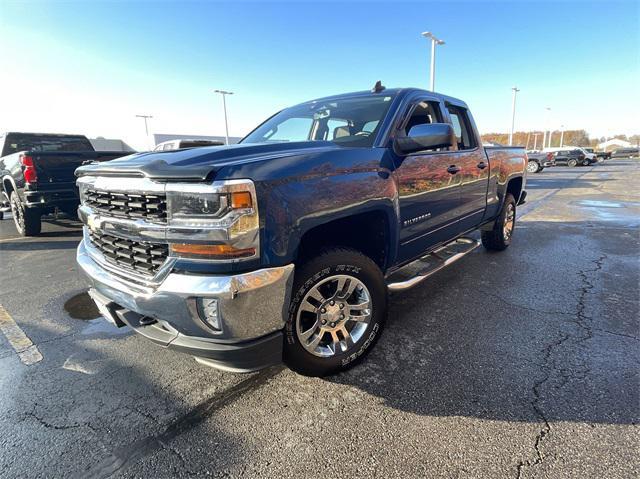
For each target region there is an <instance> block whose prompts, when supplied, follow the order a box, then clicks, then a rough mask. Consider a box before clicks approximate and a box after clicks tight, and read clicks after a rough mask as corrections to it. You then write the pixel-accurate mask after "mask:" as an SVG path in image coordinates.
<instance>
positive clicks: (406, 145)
mask: <svg viewBox="0 0 640 479" xmlns="http://www.w3.org/2000/svg"><path fill="white" fill-rule="evenodd" d="M455 143H456V137H455V133H454V132H453V128H452V126H451V125H449V124H448V123H426V124H423V125H415V126H413V127H412V128H411V130H409V134H408V135H407V136H400V137H396V139H395V141H394V148H395V150H396V152H397V153H399V154H401V155H408V154H409V153H415V152H416V151H422V150H429V149H436V148H449V147H451V146H453V145H454V144H455Z"/></svg>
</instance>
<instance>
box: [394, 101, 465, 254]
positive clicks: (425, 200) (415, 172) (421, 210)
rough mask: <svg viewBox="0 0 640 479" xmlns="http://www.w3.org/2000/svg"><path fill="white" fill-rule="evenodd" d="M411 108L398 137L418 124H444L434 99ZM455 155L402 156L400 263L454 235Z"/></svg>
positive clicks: (399, 177) (398, 174) (457, 181)
mask: <svg viewBox="0 0 640 479" xmlns="http://www.w3.org/2000/svg"><path fill="white" fill-rule="evenodd" d="M411 108H412V111H411V113H410V114H409V115H408V119H407V122H406V125H404V126H403V127H401V131H400V133H399V134H407V133H408V132H409V130H410V129H411V128H412V127H413V126H415V125H418V124H423V123H437V122H442V121H443V120H442V118H443V116H442V113H441V111H440V106H439V103H438V102H437V101H436V100H433V101H431V100H428V99H424V100H419V101H417V102H416V103H414V104H413V105H412V107H411ZM458 154H459V153H458V152H457V151H440V150H438V151H433V150H432V151H421V152H418V153H414V154H411V155H407V156H406V157H404V158H403V159H402V160H401V164H400V165H399V166H398V168H397V169H396V171H395V173H394V175H395V178H396V182H397V185H398V194H399V205H400V248H399V252H398V253H399V260H400V262H406V261H409V260H411V259H414V258H417V257H419V256H421V255H423V254H424V252H425V251H426V250H427V249H429V248H430V247H432V246H434V245H436V244H438V243H441V242H443V241H446V240H448V239H450V238H452V237H453V236H455V235H456V228H457V227H456V220H457V211H456V210H457V208H458V206H459V202H460V175H459V174H458V173H457V172H456V171H457V168H458V167H457V166H456V162H457V160H458ZM452 167H453V168H452Z"/></svg>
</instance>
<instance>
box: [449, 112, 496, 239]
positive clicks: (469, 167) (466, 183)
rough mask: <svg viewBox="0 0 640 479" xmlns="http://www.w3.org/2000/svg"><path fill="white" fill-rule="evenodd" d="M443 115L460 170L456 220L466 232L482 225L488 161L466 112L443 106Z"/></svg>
mask: <svg viewBox="0 0 640 479" xmlns="http://www.w3.org/2000/svg"><path fill="white" fill-rule="evenodd" d="M446 107H447V112H448V113H449V118H450V120H451V124H452V126H453V131H454V132H455V134H456V139H457V140H458V154H457V158H456V161H455V163H456V166H458V167H459V168H460V172H459V173H458V176H459V177H460V202H459V206H458V210H457V212H456V216H458V219H459V220H460V222H461V223H460V225H459V227H460V229H461V230H468V229H471V228H474V227H475V226H477V225H479V224H480V223H481V222H482V218H483V216H484V212H485V209H486V207H487V187H488V185H489V160H488V159H487V157H486V154H485V152H484V148H482V145H479V144H478V135H477V133H476V129H475V127H474V124H473V119H472V118H471V115H470V113H469V111H468V110H467V109H466V108H464V107H462V106H458V105H452V104H450V103H447V104H446Z"/></svg>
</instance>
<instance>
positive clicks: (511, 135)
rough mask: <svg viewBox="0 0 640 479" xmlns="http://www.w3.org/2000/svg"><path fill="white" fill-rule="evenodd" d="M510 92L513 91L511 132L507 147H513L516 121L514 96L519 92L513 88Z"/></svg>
mask: <svg viewBox="0 0 640 479" xmlns="http://www.w3.org/2000/svg"><path fill="white" fill-rule="evenodd" d="M511 90H512V91H513V99H512V101H511V132H510V133H509V146H512V145H513V127H514V125H515V121H516V94H517V93H518V92H519V91H520V90H518V88H517V87H515V86H514V87H513V88H512V89H511Z"/></svg>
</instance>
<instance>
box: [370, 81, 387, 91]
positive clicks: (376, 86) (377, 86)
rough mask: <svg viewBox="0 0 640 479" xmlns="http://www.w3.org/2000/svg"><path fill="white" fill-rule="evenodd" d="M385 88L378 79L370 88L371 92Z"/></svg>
mask: <svg viewBox="0 0 640 479" xmlns="http://www.w3.org/2000/svg"><path fill="white" fill-rule="evenodd" d="M385 88H386V87H385V86H384V85H383V84H382V82H381V81H380V80H378V81H377V82H376V84H375V85H374V87H373V89H372V90H371V93H380V92H381V91H382V90H384V89H385Z"/></svg>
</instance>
